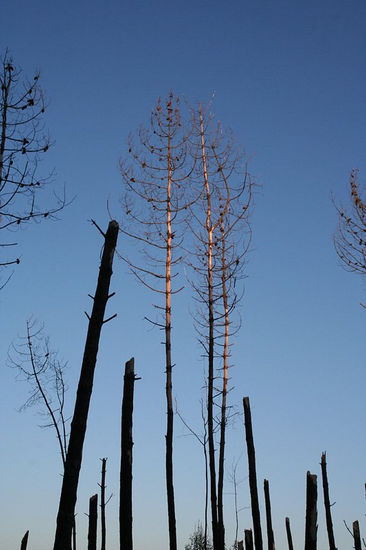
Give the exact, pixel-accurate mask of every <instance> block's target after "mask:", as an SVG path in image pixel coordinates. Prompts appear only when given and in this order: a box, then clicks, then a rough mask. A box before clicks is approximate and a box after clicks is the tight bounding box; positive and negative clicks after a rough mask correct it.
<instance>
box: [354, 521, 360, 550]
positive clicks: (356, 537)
mask: <svg viewBox="0 0 366 550" xmlns="http://www.w3.org/2000/svg"><path fill="white" fill-rule="evenodd" d="M352 531H353V540H354V541H355V550H361V535H360V524H359V523H358V521H357V520H356V521H354V522H353V523H352Z"/></svg>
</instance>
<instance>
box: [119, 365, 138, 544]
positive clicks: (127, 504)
mask: <svg viewBox="0 0 366 550" xmlns="http://www.w3.org/2000/svg"><path fill="white" fill-rule="evenodd" d="M134 363H135V361H134V358H133V357H132V358H131V359H130V360H129V361H127V363H126V365H125V375H124V384H123V399H122V429H121V472H120V498H119V541H120V550H132V548H133V538H132V447H133V439H132V415H133V393H134V386H135V380H136V377H135V368H134Z"/></svg>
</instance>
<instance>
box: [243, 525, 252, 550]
mask: <svg viewBox="0 0 366 550" xmlns="http://www.w3.org/2000/svg"><path fill="white" fill-rule="evenodd" d="M244 541H245V550H253V549H254V547H253V531H252V530H251V529H245V531H244Z"/></svg>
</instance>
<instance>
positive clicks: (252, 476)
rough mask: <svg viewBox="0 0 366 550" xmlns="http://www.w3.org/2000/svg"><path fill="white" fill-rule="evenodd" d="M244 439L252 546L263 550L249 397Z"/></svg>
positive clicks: (245, 414)
mask: <svg viewBox="0 0 366 550" xmlns="http://www.w3.org/2000/svg"><path fill="white" fill-rule="evenodd" d="M243 407H244V423H245V437H246V441H247V453H248V467H249V488H250V500H251V508H252V518H253V530H254V544H255V549H256V550H263V539H262V528H261V517H260V512H259V502H258V489H257V473H256V467H255V449H254V441H253V430H252V417H251V412H250V403H249V397H244V399H243Z"/></svg>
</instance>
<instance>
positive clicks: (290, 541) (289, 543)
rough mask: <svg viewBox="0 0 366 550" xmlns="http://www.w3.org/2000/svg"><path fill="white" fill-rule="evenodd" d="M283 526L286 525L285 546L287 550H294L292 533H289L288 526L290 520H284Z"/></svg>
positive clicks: (289, 528)
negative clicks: (286, 545)
mask: <svg viewBox="0 0 366 550" xmlns="http://www.w3.org/2000/svg"><path fill="white" fill-rule="evenodd" d="M285 525H286V536H287V544H288V550H294V545H293V543H292V533H291V526H290V518H286V519H285Z"/></svg>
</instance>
